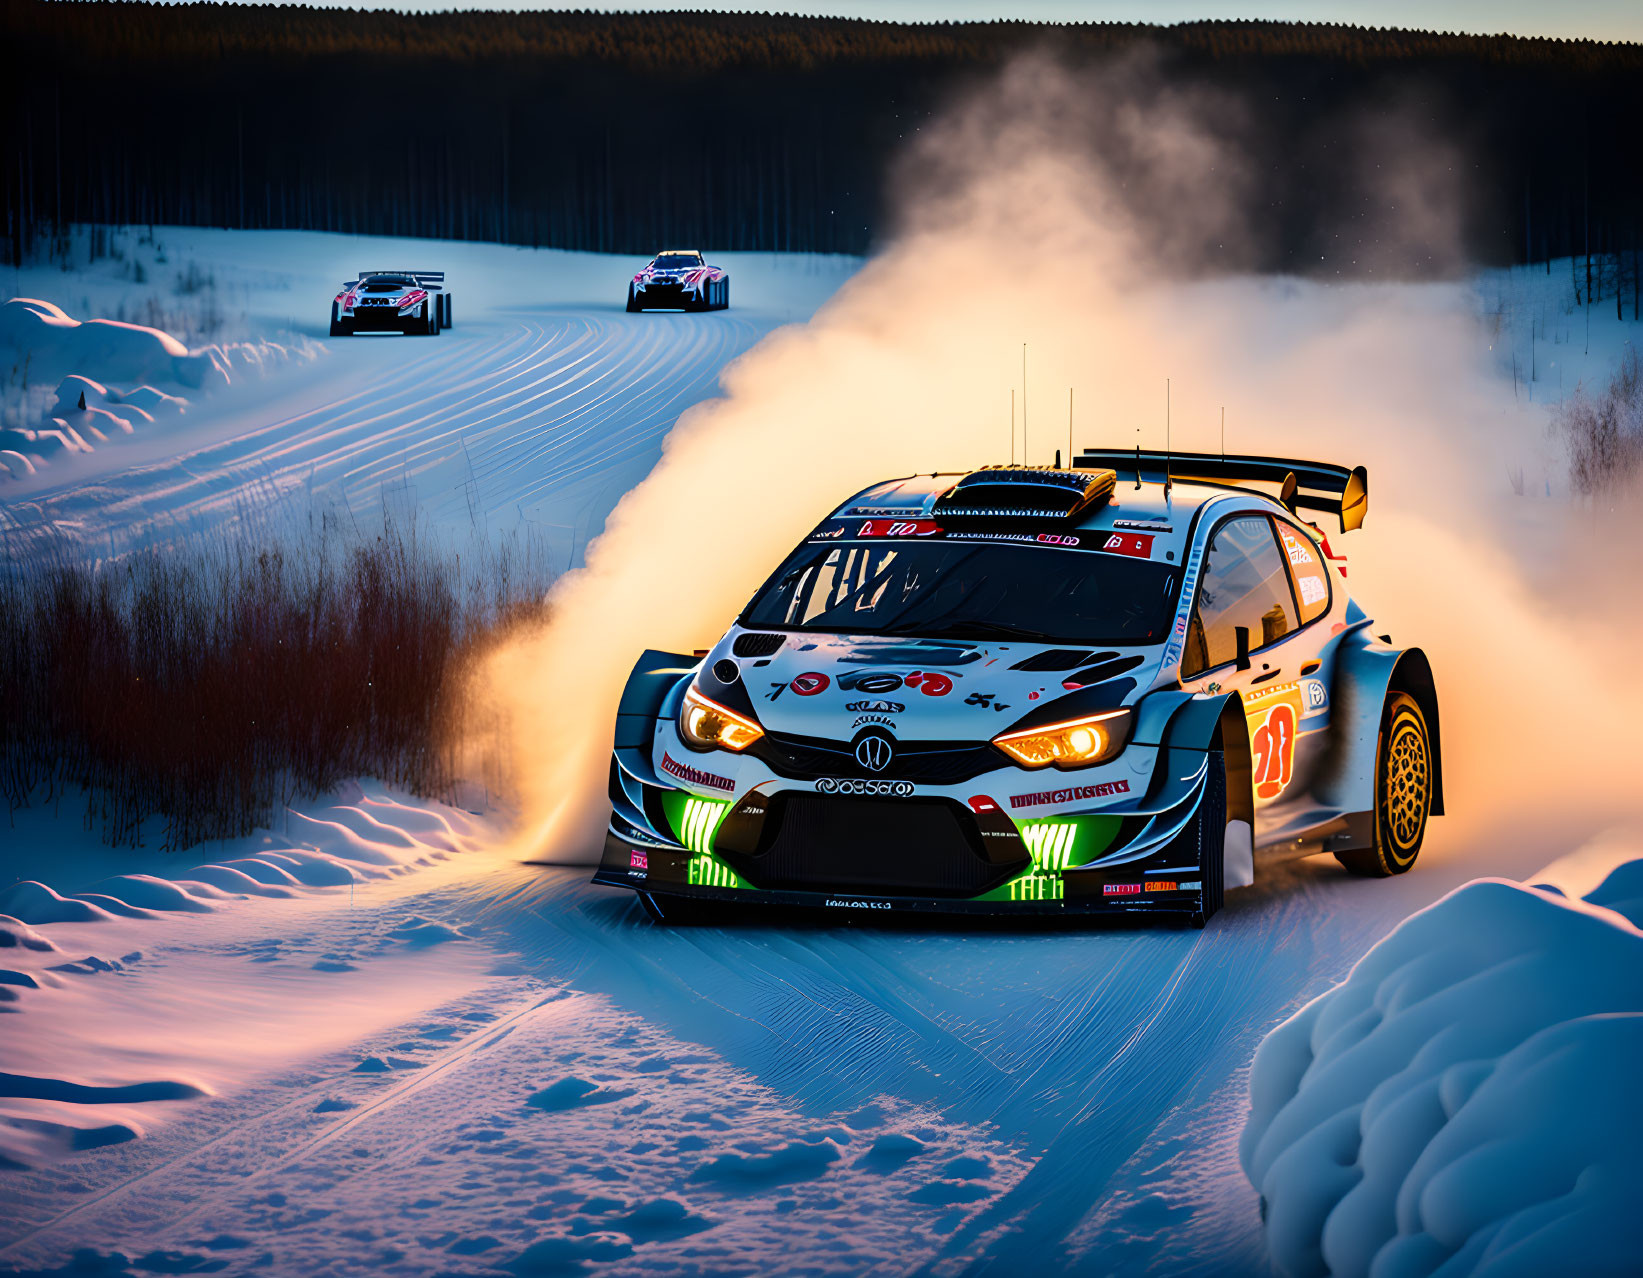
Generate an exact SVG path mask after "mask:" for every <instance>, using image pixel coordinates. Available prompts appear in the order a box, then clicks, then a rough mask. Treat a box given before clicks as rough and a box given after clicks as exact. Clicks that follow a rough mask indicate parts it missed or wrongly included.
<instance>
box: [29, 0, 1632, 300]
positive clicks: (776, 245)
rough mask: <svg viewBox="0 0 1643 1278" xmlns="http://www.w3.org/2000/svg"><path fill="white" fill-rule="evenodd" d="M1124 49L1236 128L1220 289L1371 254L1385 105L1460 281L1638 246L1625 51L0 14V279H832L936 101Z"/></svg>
mask: <svg viewBox="0 0 1643 1278" xmlns="http://www.w3.org/2000/svg"><path fill="white" fill-rule="evenodd" d="M1142 47H1147V48H1150V49H1152V50H1154V51H1155V53H1156V57H1155V59H1154V66H1155V71H1154V74H1155V75H1156V76H1157V77H1158V82H1159V83H1163V84H1192V85H1194V86H1203V87H1207V88H1210V89H1213V90H1215V91H1216V92H1219V93H1221V94H1225V95H1230V96H1231V97H1232V98H1233V99H1235V100H1236V101H1237V103H1238V104H1239V107H1240V108H1241V110H1240V115H1241V117H1242V118H1243V120H1244V127H1243V128H1242V131H1241V132H1240V134H1239V135H1238V136H1237V138H1236V139H1234V141H1235V142H1236V144H1237V145H1238V146H1239V147H1240V148H1241V149H1242V150H1243V151H1244V152H1245V154H1246V158H1247V161H1248V163H1249V165H1250V167H1251V169H1252V170H1253V171H1255V172H1257V173H1259V174H1260V175H1261V178H1260V185H1261V190H1262V194H1263V198H1264V201H1265V210H1264V211H1269V213H1270V221H1271V223H1272V225H1273V228H1274V230H1273V233H1272V234H1271V235H1270V236H1269V237H1267V238H1266V239H1265V240H1264V241H1263V242H1262V243H1261V245H1260V249H1259V260H1256V261H1253V262H1248V263H1244V264H1245V265H1251V266H1257V267H1266V268H1272V267H1287V268H1291V269H1294V268H1301V269H1315V270H1316V269H1326V270H1339V269H1343V263H1347V264H1350V263H1351V262H1352V261H1355V260H1357V258H1356V256H1355V254H1354V253H1353V252H1352V247H1351V245H1350V244H1348V245H1347V246H1346V247H1345V248H1338V247H1334V246H1333V245H1332V247H1331V249H1330V251H1331V252H1334V253H1335V255H1336V256H1335V259H1334V260H1331V259H1330V258H1329V257H1328V256H1327V255H1320V254H1319V253H1318V252H1317V251H1316V250H1317V249H1318V243H1317V238H1318V237H1317V229H1318V227H1319V226H1320V225H1324V224H1328V225H1330V226H1332V227H1337V228H1339V227H1345V228H1347V233H1348V237H1349V238H1350V234H1351V227H1352V226H1353V225H1354V219H1355V218H1358V220H1359V221H1361V222H1362V224H1363V225H1364V226H1365V227H1368V226H1370V225H1372V223H1373V219H1372V218H1367V217H1359V215H1358V214H1357V212H1355V210H1354V209H1353V206H1352V201H1353V200H1355V199H1360V198H1362V199H1373V198H1374V193H1373V192H1360V191H1358V190H1356V189H1355V188H1353V187H1352V182H1353V181H1354V180H1356V179H1355V178H1353V177H1351V176H1349V174H1348V172H1347V169H1348V166H1349V164H1350V159H1349V153H1350V152H1351V151H1352V148H1353V147H1354V146H1355V145H1356V141H1355V139H1356V138H1357V137H1358V136H1359V135H1360V131H1361V128H1362V123H1363V121H1364V119H1366V118H1373V117H1374V116H1375V115H1376V113H1377V112H1380V111H1382V110H1383V109H1385V108H1386V106H1387V104H1389V103H1394V102H1395V103H1397V104H1399V107H1400V109H1401V110H1403V111H1404V112H1405V114H1406V115H1408V116H1409V118H1412V119H1416V120H1418V121H1420V122H1421V127H1422V128H1423V129H1426V130H1430V133H1431V135H1432V136H1433V137H1434V138H1437V139H1440V140H1442V141H1445V142H1446V143H1448V144H1449V145H1450V146H1451V147H1452V148H1453V149H1454V150H1455V153H1456V155H1457V157H1458V162H1459V163H1460V164H1461V165H1463V166H1464V167H1465V170H1466V171H1465V187H1466V192H1467V208H1466V225H1465V239H1466V244H1465V248H1466V249H1467V250H1468V251H1469V252H1470V253H1471V254H1472V255H1473V256H1475V257H1477V258H1479V259H1482V260H1485V261H1493V262H1503V261H1523V260H1541V259H1543V258H1546V257H1549V256H1561V255H1564V254H1568V253H1571V252H1583V251H1587V250H1588V249H1589V250H1590V251H1592V252H1599V253H1602V252H1614V251H1617V250H1627V249H1630V250H1632V251H1634V252H1635V251H1636V249H1637V248H1638V246H1639V239H1640V228H1643V123H1640V122H1643V46H1639V45H1630V44H1604V43H1598V42H1592V41H1559V40H1526V39H1516V38H1512V37H1504V36H1490V37H1484V36H1456V35H1442V34H1435V33H1429V32H1413V31H1396V30H1367V29H1362V28H1355V27H1346V26H1339V25H1325V24H1308V23H1276V22H1202V23H1189V24H1183V25H1179V26H1174V27H1155V26H1147V25H1142V24H1122V23H1094V24H1080V25H1069V26H1056V25H1049V24H1032V23H1016V22H997V23H965V24H930V25H908V24H896V23H881V22H864V21H850V20H842V19H809V18H797V17H781V16H767V15H758V14H739V15H708V14H694V13H692V14H685V13H675V14H593V13H542V12H530V13H477V12H464V13H445V14H419V15H407V14H396V13H389V12H380V11H352V10H337V9H309V8H300V7H293V6H242V5H213V4H192V5H155V4H147V3H107V2H105V0H72V2H49V0H0V76H3V77H4V87H3V88H0V93H3V94H4V95H6V97H7V98H8V99H9V102H8V105H7V112H6V118H7V120H8V121H9V123H8V125H7V129H8V133H9V134H10V136H11V138H12V140H13V150H14V154H13V155H12V156H9V157H7V158H8V161H9V162H8V163H7V164H5V165H4V166H3V169H0V197H3V198H4V201H5V210H6V211H5V231H6V236H7V240H8V245H9V247H10V250H11V253H12V254H22V253H24V252H26V251H27V249H28V241H29V240H30V239H31V238H32V237H33V236H34V235H37V234H39V233H40V232H41V230H42V229H49V228H50V227H52V226H53V225H61V224H63V223H66V222H85V221H100V222H119V223H144V222H152V223H185V224H204V225H221V226H245V227H296V228H312V229H324V230H339V231H350V232H365V233H380V234H399V235H417V236H437V237H449V238H463V239H487V240H503V241H512V242H518V243H527V244H549V245H555V246H559V247H564V248H578V249H594V250H605V251H624V252H643V251H647V250H650V249H653V248H655V247H656V246H658V245H659V244H661V243H662V242H664V241H670V242H691V243H701V244H703V245H708V246H712V247H714V248H721V249H805V250H818V251H846V252H861V251H864V250H865V249H867V248H868V247H870V246H871V244H872V243H873V241H874V239H875V236H876V235H878V234H880V233H882V232H883V230H884V229H886V211H885V200H884V190H885V185H886V173H887V170H888V167H889V165H890V162H891V158H892V157H893V155H894V154H895V153H896V150H897V148H898V145H899V144H900V143H901V142H902V141H903V140H904V139H905V138H906V137H908V136H911V135H912V133H913V132H914V130H915V129H917V128H918V127H919V126H920V125H921V124H922V123H924V122H925V121H927V120H928V119H929V118H930V117H931V115H932V114H933V113H934V112H936V111H937V110H939V109H940V107H941V105H942V103H943V102H944V101H946V100H948V99H949V98H950V97H951V96H952V95H953V94H955V93H957V92H958V91H959V90H960V89H961V88H962V87H963V86H965V85H968V84H972V83H974V82H975V81H976V80H977V79H978V77H981V76H984V75H985V74H986V73H987V72H988V71H989V69H991V68H994V67H997V66H1000V65H1002V64H1003V63H1004V62H1005V61H1006V60H1007V59H1008V58H1009V57H1011V56H1012V55H1014V54H1016V53H1018V52H1021V51H1024V50H1035V49H1048V50H1051V51H1052V52H1054V53H1055V54H1056V55H1058V56H1059V57H1060V58H1061V59H1063V60H1064V61H1066V62H1068V63H1069V64H1071V65H1073V66H1075V67H1076V66H1081V65H1082V66H1089V67H1091V68H1094V69H1095V75H1094V77H1092V82H1093V81H1094V80H1095V79H1098V78H1099V68H1101V67H1102V66H1103V65H1104V64H1105V63H1107V62H1110V60H1111V59H1112V58H1113V57H1114V56H1115V55H1121V54H1124V53H1126V52H1128V51H1132V50H1135V49H1138V48H1142ZM1377 159H1378V162H1380V163H1382V164H1383V165H1385V164H1396V163H1398V162H1399V161H1398V157H1397V155H1396V153H1395V152H1388V153H1387V154H1386V155H1385V156H1381V157H1377ZM1412 172H1413V170H1412ZM1363 233H1364V234H1365V235H1366V236H1367V235H1370V234H1372V231H1370V230H1367V229H1366V230H1365V231H1364V232H1363ZM1336 238H1337V239H1338V238H1339V237H1338V235H1337V236H1336ZM1320 261H1322V262H1323V266H1322V268H1320V267H1319V263H1320ZM1380 265H1381V266H1382V267H1385V266H1386V264H1385V263H1384V262H1383V263H1381V264H1380ZM1394 266H1395V264H1394ZM1418 266H1419V264H1418V263H1414V262H1411V263H1409V264H1408V268H1409V269H1417V268H1418Z"/></svg>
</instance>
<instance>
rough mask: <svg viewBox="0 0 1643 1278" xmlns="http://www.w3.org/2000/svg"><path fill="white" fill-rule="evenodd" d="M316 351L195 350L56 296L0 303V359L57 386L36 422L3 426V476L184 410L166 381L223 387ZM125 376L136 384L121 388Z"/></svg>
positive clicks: (32, 381)
mask: <svg viewBox="0 0 1643 1278" xmlns="http://www.w3.org/2000/svg"><path fill="white" fill-rule="evenodd" d="M311 356H312V349H311V348H310V347H308V346H306V345H304V346H301V347H292V346H284V345H281V344H279V343H277V342H270V341H267V340H259V341H255V342H229V343H225V344H219V345H210V346H202V347H200V348H199V349H198V350H193V351H191V350H189V349H188V347H186V346H184V345H183V344H182V343H181V342H180V341H178V340H177V339H176V338H175V337H173V336H172V335H171V334H170V333H165V332H162V331H161V330H159V329H157V328H145V327H143V326H142V325H141V324H127V323H125V322H123V321H120V320H107V319H90V320H77V319H74V318H73V317H72V316H70V315H68V314H67V313H66V312H64V311H63V309H62V308H61V307H59V306H55V305H53V304H52V303H51V302H46V301H40V300H38V299H36V298H31V297H14V298H12V299H10V300H9V301H7V302H5V303H4V304H0V360H3V362H4V363H5V364H6V365H8V366H9V368H10V370H11V376H12V377H13V379H14V380H16V381H18V382H20V383H21V387H22V390H23V393H24V398H25V403H30V404H31V406H32V402H33V401H35V400H38V399H39V398H40V397H39V395H38V394H33V395H31V390H32V391H40V390H45V389H47V388H49V387H51V386H52V385H53V384H55V385H56V392H55V400H54V402H52V403H51V404H49V405H48V406H44V411H43V412H42V413H41V415H40V417H39V421H38V424H37V425H35V426H19V427H14V428H11V429H6V430H0V478H4V477H7V476H9V477H11V478H14V479H20V478H22V477H23V476H25V475H30V474H33V473H34V472H35V470H36V469H38V468H39V466H40V465H42V464H43V463H46V462H49V461H51V460H52V459H54V458H56V457H59V456H62V455H64V454H72V453H89V452H93V451H95V449H96V448H97V447H99V446H100V445H103V444H107V443H110V442H112V441H115V440H117V439H119V438H120V437H122V436H126V435H133V434H136V433H138V432H140V431H144V430H147V429H149V428H151V427H153V426H155V425H156V424H157V423H158V422H161V421H164V420H166V419H168V418H175V417H178V416H181V415H182V413H183V412H184V411H185V410H186V409H187V407H188V401H187V399H185V398H183V397H182V396H180V395H175V394H172V393H170V392H169V391H166V390H163V389H161V387H172V388H173V389H183V390H188V391H190V392H196V393H209V392H211V391H214V390H220V389H222V388H225V387H227V386H229V385H231V384H233V383H234V381H235V380H236V379H237V378H239V377H241V376H243V375H246V374H248V373H253V372H255V373H261V372H265V371H267V370H268V369H270V368H272V367H274V366H277V365H282V364H285V363H288V362H290V361H291V360H292V359H308V358H311ZM116 383H122V384H125V385H126V386H129V387H130V389H128V390H124V391H122V390H119V389H117V388H115V384H116Z"/></svg>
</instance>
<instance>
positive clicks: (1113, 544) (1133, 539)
mask: <svg viewBox="0 0 1643 1278" xmlns="http://www.w3.org/2000/svg"><path fill="white" fill-rule="evenodd" d="M1101 549H1102V550H1104V551H1106V552H1107V553H1108V554H1109V555H1128V556H1130V558H1132V559H1151V558H1152V534H1151V533H1113V534H1112V536H1110V537H1108V538H1107V540H1106V541H1104V542H1102V543H1101Z"/></svg>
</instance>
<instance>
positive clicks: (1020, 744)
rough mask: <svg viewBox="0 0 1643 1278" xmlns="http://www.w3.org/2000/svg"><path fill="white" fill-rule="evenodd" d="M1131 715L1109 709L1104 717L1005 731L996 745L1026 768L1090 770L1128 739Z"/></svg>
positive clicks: (1109, 756) (995, 739)
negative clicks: (1018, 730) (1052, 767)
mask: <svg viewBox="0 0 1643 1278" xmlns="http://www.w3.org/2000/svg"><path fill="white" fill-rule="evenodd" d="M1131 717H1132V716H1131V713H1130V711H1128V710H1107V711H1104V712H1103V713H1101V714H1092V715H1086V716H1085V717H1084V718H1081V719H1068V720H1067V721H1066V722H1065V723H1051V724H1046V725H1045V726H1044V727H1042V728H1028V729H1027V730H1025V731H1023V732H1006V733H1003V734H1001V735H999V736H996V737H994V738H993V744H994V745H995V746H997V747H998V748H999V749H1000V750H1002V751H1004V753H1005V754H1007V755H1009V756H1010V757H1011V758H1012V759H1014V760H1015V761H1016V762H1017V763H1019V764H1020V765H1021V766H1022V767H1024V768H1047V767H1049V766H1051V765H1052V764H1053V765H1054V766H1055V767H1058V768H1087V767H1090V766H1091V765H1093V764H1097V763H1105V762H1106V761H1107V760H1108V759H1111V758H1112V757H1113V756H1114V755H1116V754H1117V753H1118V752H1119V751H1120V750H1122V749H1123V748H1124V743H1125V741H1127V740H1128V739H1129V732H1130V719H1131Z"/></svg>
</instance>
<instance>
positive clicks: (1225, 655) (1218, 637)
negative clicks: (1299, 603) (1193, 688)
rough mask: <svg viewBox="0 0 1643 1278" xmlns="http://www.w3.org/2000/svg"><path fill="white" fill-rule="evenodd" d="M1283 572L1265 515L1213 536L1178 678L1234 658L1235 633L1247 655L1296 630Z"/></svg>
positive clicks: (1230, 524)
mask: <svg viewBox="0 0 1643 1278" xmlns="http://www.w3.org/2000/svg"><path fill="white" fill-rule="evenodd" d="M1296 620H1297V619H1296V615H1295V596H1294V595H1293V594H1291V593H1290V586H1289V569H1288V566H1287V563H1286V560H1285V558H1284V555H1283V554H1282V553H1281V552H1280V551H1279V549H1278V542H1277V539H1276V538H1275V537H1274V535H1273V530H1272V521H1271V520H1270V519H1268V518H1267V517H1266V516H1265V515H1241V516H1238V517H1236V518H1233V519H1229V520H1227V522H1226V523H1224V524H1222V525H1221V526H1220V527H1219V528H1217V529H1216V530H1215V533H1214V535H1213V536H1212V537H1211V539H1210V543H1209V552H1208V554H1207V555H1206V557H1205V562H1204V575H1203V577H1202V579H1201V580H1200V582H1199V586H1198V598H1197V601H1196V602H1195V603H1194V605H1193V610H1192V620H1191V622H1190V623H1189V625H1188V627H1187V640H1186V648H1185V651H1184V652H1183V653H1182V656H1181V677H1182V678H1183V679H1190V678H1193V677H1195V676H1196V675H1199V674H1201V673H1203V672H1204V671H1205V670H1212V669H1214V668H1215V667H1216V666H1222V665H1226V664H1227V663H1229V662H1231V661H1234V660H1236V659H1237V656H1238V627H1240V626H1244V627H1248V629H1249V646H1250V649H1251V651H1253V650H1255V649H1258V648H1264V647H1266V646H1267V645H1268V644H1274V643H1277V642H1278V641H1279V640H1280V639H1282V638H1284V637H1285V636H1286V635H1288V634H1289V633H1290V632H1291V631H1292V630H1294V629H1296Z"/></svg>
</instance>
